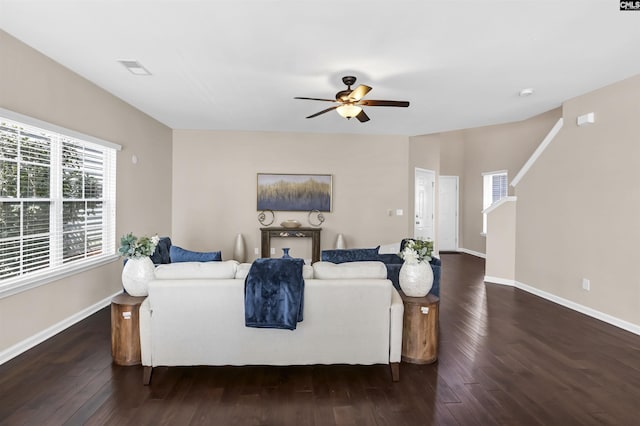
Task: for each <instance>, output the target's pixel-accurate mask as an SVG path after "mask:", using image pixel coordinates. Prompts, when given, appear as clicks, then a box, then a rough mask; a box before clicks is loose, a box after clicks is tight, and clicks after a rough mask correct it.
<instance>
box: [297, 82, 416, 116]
mask: <svg viewBox="0 0 640 426" xmlns="http://www.w3.org/2000/svg"><path fill="white" fill-rule="evenodd" d="M342 82H343V83H344V84H346V85H347V89H346V90H341V91H339V92H338V93H336V99H335V100H333V99H322V98H304V97H298V96H296V97H295V98H294V99H307V100H310V101H325V102H337V103H338V105H335V106H332V107H331V108H327V109H325V110H322V111H320V112H316V113H315V114H312V115H310V116H308V117H307V118H313V117H317V116H319V115H321V114H324V113H325V112H329V111H331V110H334V109H335V110H336V111H337V112H338V114H340V115H341V116H342V117H344V118H346V119H347V120H349V119H351V118H353V117H355V118H357V119H358V121H360V122H361V123H364V122H365V121H369V116H368V115H367V114H366V113H365V112H364V110H363V109H362V107H363V106H390V107H405V108H406V107H408V106H409V102H407V101H374V100H364V99H362V98H364V97H365V95H366V94H367V93H369V91H371V87H369V86H365V85H364V84H361V85H359V86H358V87H356V88H355V89H353V90H351V86H352V85H353V84H354V83H355V82H356V78H355V77H353V76H351V75H348V76H345V77H342Z"/></svg>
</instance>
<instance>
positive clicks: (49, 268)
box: [0, 117, 116, 288]
mask: <svg viewBox="0 0 640 426" xmlns="http://www.w3.org/2000/svg"><path fill="white" fill-rule="evenodd" d="M115 165H116V149H114V148H111V147H107V146H102V145H99V144H96V143H92V142H88V141H84V140H81V139H78V138H75V137H71V136H68V135H64V134H60V133H56V132H53V131H50V130H46V129H42V128H38V127H35V126H33V125H30V124H27V123H22V122H18V121H15V120H11V119H8V118H3V117H0V288H1V287H3V286H4V284H6V283H9V282H13V281H18V280H22V279H28V278H29V277H32V276H35V274H49V273H51V272H53V271H54V270H58V269H64V268H67V267H68V266H69V265H75V264H79V263H82V262H90V261H92V260H94V259H97V258H100V257H105V256H113V255H114V254H115V178H116V176H115V174H116V168H115Z"/></svg>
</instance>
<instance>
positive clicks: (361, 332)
mask: <svg viewBox="0 0 640 426" xmlns="http://www.w3.org/2000/svg"><path fill="white" fill-rule="evenodd" d="M249 267H250V264H241V265H238V264H237V262H235V261H226V262H207V263H202V264H197V263H196V264H191V263H188V264H187V263H183V264H169V265H160V266H158V268H157V269H156V278H155V279H154V280H153V281H151V282H150V283H149V295H148V297H147V298H146V299H145V300H144V302H143V303H142V306H141V308H140V341H141V352H142V365H143V366H144V374H143V382H144V383H145V384H149V382H150V380H151V373H152V369H153V367H158V366H192V365H309V364H365V365H370V364H390V366H391V375H392V379H393V380H394V381H397V380H399V363H400V356H401V350H402V321H403V312H404V306H403V304H402V299H401V298H400V295H399V294H398V292H397V291H396V290H395V288H394V287H393V285H392V284H391V281H389V280H387V279H386V276H387V273H386V268H385V266H384V264H383V263H381V262H355V263H344V264H340V265H336V264H332V263H328V262H317V263H315V264H314V266H313V268H311V267H310V266H305V269H304V277H305V288H304V310H303V314H304V320H303V321H302V322H300V323H298V325H297V329H296V330H281V329H265V328H249V327H245V322H244V278H245V277H246V275H247V273H248V270H249Z"/></svg>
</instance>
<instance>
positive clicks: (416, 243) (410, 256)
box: [398, 239, 433, 263]
mask: <svg viewBox="0 0 640 426" xmlns="http://www.w3.org/2000/svg"><path fill="white" fill-rule="evenodd" d="M431 253H433V241H432V240H422V239H415V240H408V241H407V243H406V244H405V245H404V249H403V250H402V251H401V252H400V253H398V256H400V257H401V258H402V259H404V261H405V262H407V263H419V262H422V261H425V260H426V261H427V262H430V261H431Z"/></svg>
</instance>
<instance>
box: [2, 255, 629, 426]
mask: <svg viewBox="0 0 640 426" xmlns="http://www.w3.org/2000/svg"><path fill="white" fill-rule="evenodd" d="M442 264H443V281H442V295H441V296H442V297H441V304H440V333H441V334H440V351H439V361H438V362H437V363H436V364H432V365H411V364H405V363H403V364H402V365H401V367H400V382H398V383H393V382H391V377H390V372H389V367H388V366H382V365H377V366H344V365H338V366H299V367H193V368H157V369H156V371H154V376H153V382H152V385H151V386H149V387H146V386H143V385H142V383H141V380H142V368H141V367H118V366H114V365H112V363H111V354H110V319H109V315H110V313H109V310H108V309H103V310H101V311H100V312H98V313H96V314H95V315H93V316H91V317H90V318H88V319H86V320H84V321H82V322H81V323H79V324H77V325H75V326H73V327H71V328H69V329H68V330H66V331H64V332H62V333H60V334H59V335H57V336H55V337H54V338H52V339H49V340H48V341H46V342H44V343H42V344H41V345H38V346H37V347H35V348H33V349H32V350H30V351H28V352H26V353H24V354H23V355H21V356H19V357H17V358H15V359H13V360H11V361H9V362H7V363H5V364H4V365H2V366H0V424H2V425H14V424H16V425H22V424H32V425H43V424H51V425H58V424H70V425H76V424H90V425H101V424H110V425H127V424H129V425H140V424H145V425H146V424H152V425H156V424H168V425H188V424H203V425H389V426H395V425H431V424H433V425H492V424H503V425H592V424H619V425H635V424H640V336H636V335H633V334H631V333H628V332H625V331H622V330H620V329H617V328H615V327H613V326H610V325H607V324H605V323H603V322H600V321H597V320H595V319H592V318H589V317H586V316H584V315H581V314H579V313H576V312H573V311H571V310H569V309H566V308H563V307H561V306H558V305H555V304H553V303H551V302H548V301H545V300H543V299H540V298H538V297H535V296H532V295H530V294H527V293H525V292H522V291H520V290H517V289H513V288H510V287H503V286H498V285H492V284H484V283H483V281H482V277H483V274H484V261H483V260H482V259H478V258H475V257H472V256H469V255H464V254H445V255H443V256H442Z"/></svg>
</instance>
